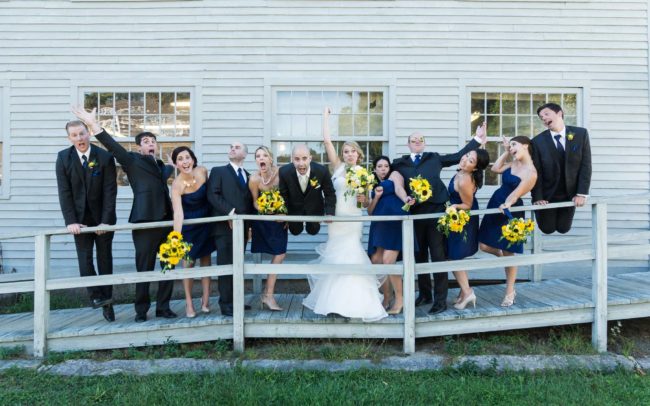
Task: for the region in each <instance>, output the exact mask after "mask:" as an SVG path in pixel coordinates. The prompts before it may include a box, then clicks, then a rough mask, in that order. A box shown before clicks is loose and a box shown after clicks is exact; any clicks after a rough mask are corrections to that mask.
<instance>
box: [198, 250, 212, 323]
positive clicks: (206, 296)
mask: <svg viewBox="0 0 650 406" xmlns="http://www.w3.org/2000/svg"><path fill="white" fill-rule="evenodd" d="M200 263H201V266H210V255H206V256H204V257H202V258H201V259H200ZM201 286H202V287H203V294H202V296H201V311H202V312H203V313H207V312H209V311H210V277H209V276H208V277H205V278H201Z"/></svg>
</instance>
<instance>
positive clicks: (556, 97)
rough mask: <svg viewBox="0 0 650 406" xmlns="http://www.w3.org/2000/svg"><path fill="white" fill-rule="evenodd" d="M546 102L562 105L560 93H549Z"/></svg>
mask: <svg viewBox="0 0 650 406" xmlns="http://www.w3.org/2000/svg"><path fill="white" fill-rule="evenodd" d="M548 102H549V103H555V104H559V105H562V95H561V94H558V93H552V94H549V95H548Z"/></svg>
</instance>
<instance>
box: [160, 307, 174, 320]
mask: <svg viewBox="0 0 650 406" xmlns="http://www.w3.org/2000/svg"><path fill="white" fill-rule="evenodd" d="M156 317H164V318H166V319H175V318H176V317H178V316H177V315H176V313H174V312H173V311H171V310H169V309H166V310H160V311H158V310H156Z"/></svg>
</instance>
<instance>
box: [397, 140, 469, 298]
mask: <svg viewBox="0 0 650 406" xmlns="http://www.w3.org/2000/svg"><path fill="white" fill-rule="evenodd" d="M480 145H481V144H479V143H478V142H476V141H475V140H472V141H470V142H469V143H468V144H467V145H466V146H465V148H463V149H461V150H460V151H458V152H456V153H455V154H448V155H440V154H438V153H435V152H423V153H422V157H421V159H420V163H419V164H418V165H417V166H416V165H415V163H414V162H413V160H412V159H411V156H410V155H404V156H403V157H402V158H398V159H395V160H394V161H393V168H394V170H396V171H398V172H399V173H400V175H402V176H403V177H404V183H405V188H406V192H407V193H408V194H411V195H412V192H411V189H410V187H409V179H410V178H415V177H417V176H418V175H421V176H422V177H423V178H426V179H427V180H428V181H429V183H430V184H431V193H432V194H431V197H430V198H429V199H428V200H427V201H425V202H422V203H420V204H416V205H414V206H413V207H412V208H411V213H413V214H426V213H438V212H442V211H445V203H446V202H447V201H448V200H449V192H448V191H447V186H445V184H444V183H443V182H442V180H441V179H440V171H441V170H442V168H445V167H448V166H451V165H455V164H457V163H458V162H460V159H461V158H462V156H463V155H465V154H466V153H468V152H469V151H473V150H475V149H477V148H478V147H479V146H480ZM436 224H437V219H427V220H417V221H415V222H414V224H413V227H414V228H415V238H416V239H417V243H418V247H419V251H418V252H417V254H416V256H415V262H417V263H424V262H428V261H429V254H430V255H431V261H432V262H436V261H444V260H445V259H446V257H447V255H446V248H447V244H446V242H445V237H444V235H443V234H442V233H440V232H439V231H438V229H437V227H436ZM433 280H434V282H435V291H434V306H446V302H447V291H448V289H449V276H448V274H447V273H436V274H434V276H433ZM418 290H419V291H420V296H421V297H423V298H425V299H427V300H428V299H431V275H430V274H420V275H418Z"/></svg>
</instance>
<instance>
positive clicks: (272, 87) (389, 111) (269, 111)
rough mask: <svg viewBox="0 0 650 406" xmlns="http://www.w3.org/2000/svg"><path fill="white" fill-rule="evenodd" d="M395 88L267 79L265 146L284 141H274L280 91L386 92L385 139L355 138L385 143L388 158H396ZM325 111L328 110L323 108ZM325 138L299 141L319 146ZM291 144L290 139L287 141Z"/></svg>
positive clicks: (383, 83)
mask: <svg viewBox="0 0 650 406" xmlns="http://www.w3.org/2000/svg"><path fill="white" fill-rule="evenodd" d="M395 86H396V82H395V80H394V79H376V80H374V79H371V80H368V79H365V78H359V79H352V78H347V79H323V78H300V79H288V78H265V80H264V112H265V114H264V139H263V142H264V145H267V146H269V147H271V146H272V143H273V142H277V141H282V140H280V139H278V138H274V137H273V130H274V124H275V123H274V113H275V111H276V100H277V92H278V91H310V90H311V91H362V92H383V93H384V100H383V108H384V111H383V126H384V135H383V136H382V137H355V138H354V140H355V141H358V142H373V141H375V142H377V141H378V142H382V143H384V145H385V150H384V152H385V154H386V155H388V156H392V155H394V152H395V151H394V149H395V138H394V135H393V134H395V120H394V114H393V112H394V111H395ZM323 107H325V106H323ZM349 139H350V138H338V137H333V139H332V141H334V142H337V141H346V140H349ZM322 140H323V138H322V135H320V136H319V137H307V136H305V138H300V139H298V140H296V141H305V142H318V141H322ZM286 141H287V142H291V141H292V140H291V139H288V138H287V139H286Z"/></svg>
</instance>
